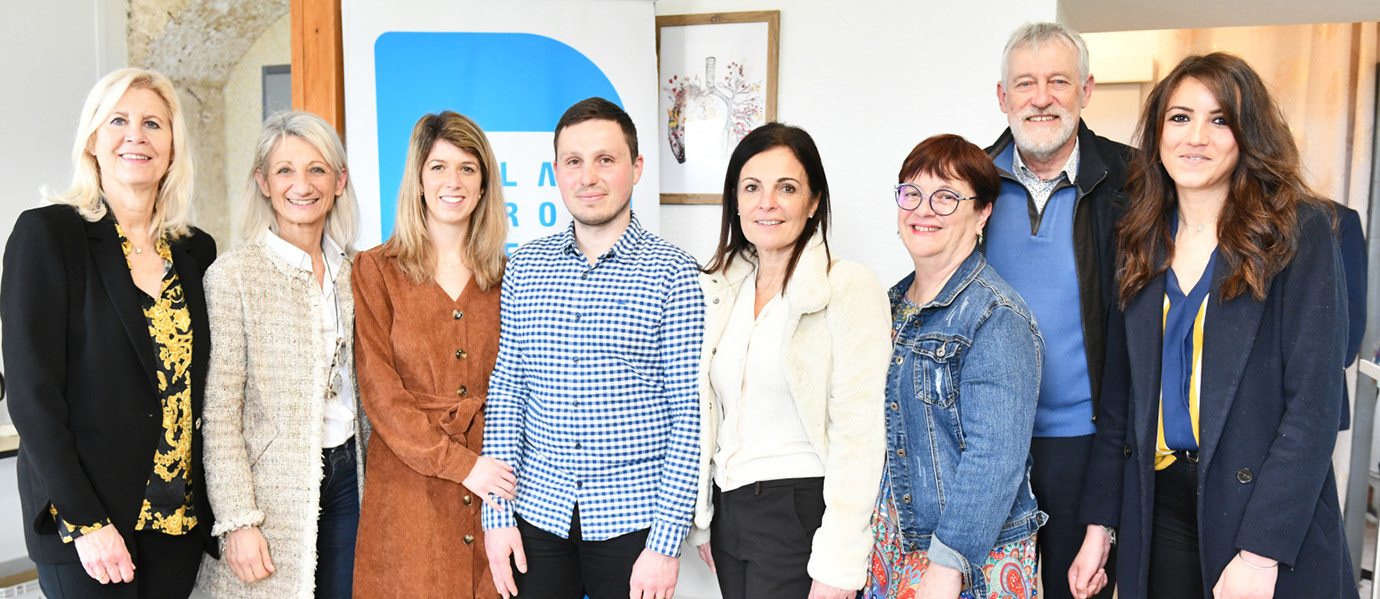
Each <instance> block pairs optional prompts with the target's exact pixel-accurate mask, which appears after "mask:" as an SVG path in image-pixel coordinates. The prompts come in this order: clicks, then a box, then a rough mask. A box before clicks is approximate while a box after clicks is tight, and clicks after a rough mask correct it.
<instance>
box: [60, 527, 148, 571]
mask: <svg viewBox="0 0 1380 599" xmlns="http://www.w3.org/2000/svg"><path fill="white" fill-rule="evenodd" d="M72 543H73V544H75V545H76V546H77V557H79V558H81V565H82V567H83V568H85V569H86V573H87V574H88V575H90V576H91V578H94V579H96V581H98V582H100V583H101V584H110V583H112V582H129V581H131V580H134V561H133V560H131V559H130V557H129V549H128V548H126V547H125V538H124V537H122V536H120V531H118V530H115V527H114V526H103V527H101V528H100V530H97V531H95V532H88V533H86V534H84V535H82V536H80V537H77V539H76V540H75V541H72Z"/></svg>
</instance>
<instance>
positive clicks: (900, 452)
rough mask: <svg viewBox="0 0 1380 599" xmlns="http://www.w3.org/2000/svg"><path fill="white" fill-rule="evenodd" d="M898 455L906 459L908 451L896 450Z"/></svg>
mask: <svg viewBox="0 0 1380 599" xmlns="http://www.w3.org/2000/svg"><path fill="white" fill-rule="evenodd" d="M896 455H898V456H901V457H903V458H904V457H906V450H904V449H898V450H896Z"/></svg>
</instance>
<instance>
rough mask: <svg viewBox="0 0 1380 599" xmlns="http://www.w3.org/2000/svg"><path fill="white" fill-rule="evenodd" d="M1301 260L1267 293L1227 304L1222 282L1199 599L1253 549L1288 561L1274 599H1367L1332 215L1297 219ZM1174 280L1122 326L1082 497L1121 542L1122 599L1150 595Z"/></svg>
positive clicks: (1204, 428) (1306, 210) (1119, 315)
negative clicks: (1345, 456)
mask: <svg viewBox="0 0 1380 599" xmlns="http://www.w3.org/2000/svg"><path fill="white" fill-rule="evenodd" d="M1299 227H1300V231H1299V248H1298V251H1297V252H1296V253H1295V254H1294V258H1293V260H1292V261H1291V262H1290V263H1289V265H1288V266H1286V267H1285V268H1284V270H1283V271H1281V272H1280V273H1279V274H1278V275H1276V276H1275V277H1274V279H1273V280H1272V281H1271V282H1270V285H1269V291H1268V293H1267V295H1266V298H1265V301H1263V302H1260V301H1256V300H1255V299H1254V298H1253V297H1252V296H1251V294H1250V292H1247V293H1246V294H1244V295H1242V296H1240V297H1237V298H1236V299H1233V300H1231V301H1229V302H1220V301H1217V298H1219V297H1220V296H1219V295H1218V293H1219V290H1220V289H1221V285H1222V282H1223V280H1224V279H1225V276H1226V274H1227V270H1228V269H1227V268H1225V267H1224V266H1222V264H1223V263H1221V262H1219V267H1218V268H1217V269H1216V271H1215V272H1214V275H1213V279H1212V295H1211V297H1212V298H1214V299H1212V300H1209V304H1208V311H1207V320H1206V324H1205V326H1206V331H1205V332H1204V342H1203V344H1204V347H1203V370H1202V382H1201V385H1202V398H1203V399H1202V403H1201V404H1200V405H1201V408H1200V413H1199V441H1200V442H1199V463H1198V490H1199V497H1198V521H1199V534H1198V544H1199V548H1200V550H1201V560H1202V568H1203V583H1204V585H1205V588H1204V589H1203V595H1202V597H1211V596H1212V593H1211V589H1212V587H1213V586H1214V585H1215V584H1217V580H1218V578H1220V576H1221V574H1222V570H1223V569H1225V568H1226V566H1227V563H1228V562H1229V561H1231V559H1232V557H1233V556H1235V555H1236V553H1237V550H1238V549H1246V550H1248V551H1253V552H1255V553H1258V554H1260V555H1263V556H1266V557H1269V558H1273V559H1277V560H1279V561H1280V568H1279V579H1278V582H1277V584H1276V586H1275V596H1276V597H1329V598H1334V597H1356V596H1357V592H1356V587H1355V585H1354V584H1353V583H1352V580H1353V579H1352V576H1351V560H1350V558H1349V557H1348V553H1347V547H1346V537H1345V535H1344V534H1343V531H1342V519H1341V512H1340V510H1339V508H1338V502H1337V485H1336V481H1335V479H1334V477H1333V473H1332V448H1333V446H1334V445H1335V442H1336V438H1337V425H1338V422H1339V408H1340V406H1341V394H1342V383H1343V381H1342V377H1340V376H1337V372H1338V371H1339V370H1341V368H1342V363H1343V352H1344V351H1345V349H1346V341H1347V314H1346V298H1345V293H1346V291H1345V287H1344V280H1343V276H1342V267H1341V259H1340V257H1339V255H1338V251H1337V245H1336V243H1334V242H1333V237H1332V220H1331V215H1330V214H1327V213H1326V211H1324V210H1321V209H1318V208H1315V207H1312V206H1306V207H1301V208H1300V210H1299ZM1164 286H1165V276H1164V275H1160V276H1158V277H1156V278H1155V279H1153V280H1152V281H1151V282H1150V283H1149V284H1148V285H1147V286H1146V287H1145V289H1143V290H1142V291H1141V292H1140V293H1139V294H1138V295H1136V296H1135V297H1134V298H1132V300H1131V301H1130V303H1129V304H1128V305H1127V306H1126V309H1125V311H1124V312H1121V311H1115V312H1113V315H1112V318H1111V323H1110V326H1109V334H1108V338H1107V349H1108V351H1107V353H1108V355H1107V371H1106V377H1105V379H1104V381H1105V385H1104V387H1103V389H1104V396H1103V401H1102V406H1101V408H1102V409H1101V412H1100V414H1101V415H1100V417H1099V418H1098V430H1097V437H1096V441H1095V444H1094V449H1093V455H1092V458H1091V461H1090V463H1089V472H1088V478H1087V481H1086V486H1085V487H1084V497H1083V505H1082V510H1083V519H1084V521H1085V522H1088V523H1094V524H1105V525H1108V526H1114V527H1118V528H1119V535H1118V536H1119V540H1118V543H1119V545H1118V549H1117V557H1118V564H1117V577H1118V579H1119V580H1118V589H1119V592H1120V596H1121V598H1122V599H1141V598H1142V597H1144V596H1145V593H1146V584H1147V573H1148V568H1149V552H1150V535H1151V531H1152V522H1151V519H1152V514H1153V509H1154V501H1155V469H1154V455H1155V445H1156V431H1157V428H1158V419H1157V414H1158V411H1157V407H1158V406H1159V393H1160V352H1161V343H1162V338H1163V334H1162V331H1161V326H1162V325H1161V321H1162V319H1163V302H1164Z"/></svg>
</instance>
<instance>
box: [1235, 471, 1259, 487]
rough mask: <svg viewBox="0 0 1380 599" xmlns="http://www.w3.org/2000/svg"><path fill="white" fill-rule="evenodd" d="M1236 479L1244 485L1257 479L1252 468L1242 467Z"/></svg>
mask: <svg viewBox="0 0 1380 599" xmlns="http://www.w3.org/2000/svg"><path fill="white" fill-rule="evenodd" d="M1236 480H1237V482H1239V483H1241V484H1243V485H1244V484H1246V483H1249V482H1251V481H1253V480H1255V474H1253V473H1251V469H1250V468H1242V469H1240V470H1237V471H1236Z"/></svg>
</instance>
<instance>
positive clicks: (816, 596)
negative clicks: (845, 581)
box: [809, 580, 858, 599]
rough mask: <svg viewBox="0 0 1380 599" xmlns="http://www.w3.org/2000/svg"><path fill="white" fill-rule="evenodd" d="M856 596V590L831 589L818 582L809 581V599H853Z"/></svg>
mask: <svg viewBox="0 0 1380 599" xmlns="http://www.w3.org/2000/svg"><path fill="white" fill-rule="evenodd" d="M857 594H858V591H857V589H854V590H851V591H850V590H847V589H840V588H838V587H831V586H829V585H827V584H824V583H822V582H820V581H818V580H813V581H810V597H809V599H853V597H854V596H856V595H857Z"/></svg>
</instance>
